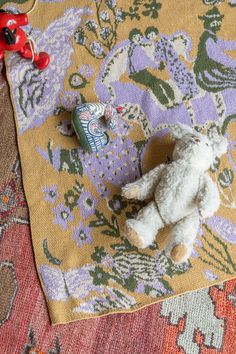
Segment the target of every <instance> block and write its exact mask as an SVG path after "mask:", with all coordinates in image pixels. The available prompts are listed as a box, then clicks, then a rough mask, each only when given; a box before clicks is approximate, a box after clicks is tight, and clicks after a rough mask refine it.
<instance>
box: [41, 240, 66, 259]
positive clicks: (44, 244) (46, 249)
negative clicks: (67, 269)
mask: <svg viewBox="0 0 236 354" xmlns="http://www.w3.org/2000/svg"><path fill="white" fill-rule="evenodd" d="M43 251H44V254H45V256H46V258H47V260H48V261H49V262H50V263H52V264H55V265H60V264H62V261H61V260H60V259H58V258H56V257H53V256H52V254H51V253H50V252H49V250H48V243H47V239H46V238H45V239H44V240H43Z"/></svg>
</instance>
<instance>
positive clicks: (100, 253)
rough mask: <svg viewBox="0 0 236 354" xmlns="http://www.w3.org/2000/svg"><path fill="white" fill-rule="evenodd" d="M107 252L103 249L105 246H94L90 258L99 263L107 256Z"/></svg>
mask: <svg viewBox="0 0 236 354" xmlns="http://www.w3.org/2000/svg"><path fill="white" fill-rule="evenodd" d="M107 255H108V254H107V252H106V251H105V248H104V247H103V246H102V247H95V251H94V253H93V254H92V255H91V258H92V259H93V260H94V261H95V262H97V263H101V262H102V259H103V258H105V257H106V256H107Z"/></svg>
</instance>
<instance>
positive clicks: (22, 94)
mask: <svg viewBox="0 0 236 354" xmlns="http://www.w3.org/2000/svg"><path fill="white" fill-rule="evenodd" d="M45 85H46V81H45V80H44V78H43V76H42V71H40V70H37V71H35V69H34V68H33V69H29V70H27V71H26V72H25V74H24V79H23V81H22V82H21V84H20V85H19V87H18V91H19V105H20V108H21V110H22V112H23V114H24V115H25V117H28V116H29V114H30V112H31V111H32V109H34V108H35V105H38V104H39V103H40V101H41V99H42V97H43V94H44V90H45Z"/></svg>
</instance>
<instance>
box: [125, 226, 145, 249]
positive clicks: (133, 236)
mask: <svg viewBox="0 0 236 354" xmlns="http://www.w3.org/2000/svg"><path fill="white" fill-rule="evenodd" d="M124 236H125V237H126V238H127V239H128V240H129V242H130V243H131V244H132V245H134V246H136V247H138V248H145V247H146V246H145V244H144V242H143V240H142V239H141V237H140V235H139V234H138V232H137V231H135V230H134V229H133V228H132V227H130V226H128V225H125V229H124Z"/></svg>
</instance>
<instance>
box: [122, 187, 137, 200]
mask: <svg viewBox="0 0 236 354" xmlns="http://www.w3.org/2000/svg"><path fill="white" fill-rule="evenodd" d="M139 194H140V191H139V187H138V186H137V185H135V186H131V185H126V186H124V187H123V188H122V193H121V195H122V197H124V198H126V199H138V198H139Z"/></svg>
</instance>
